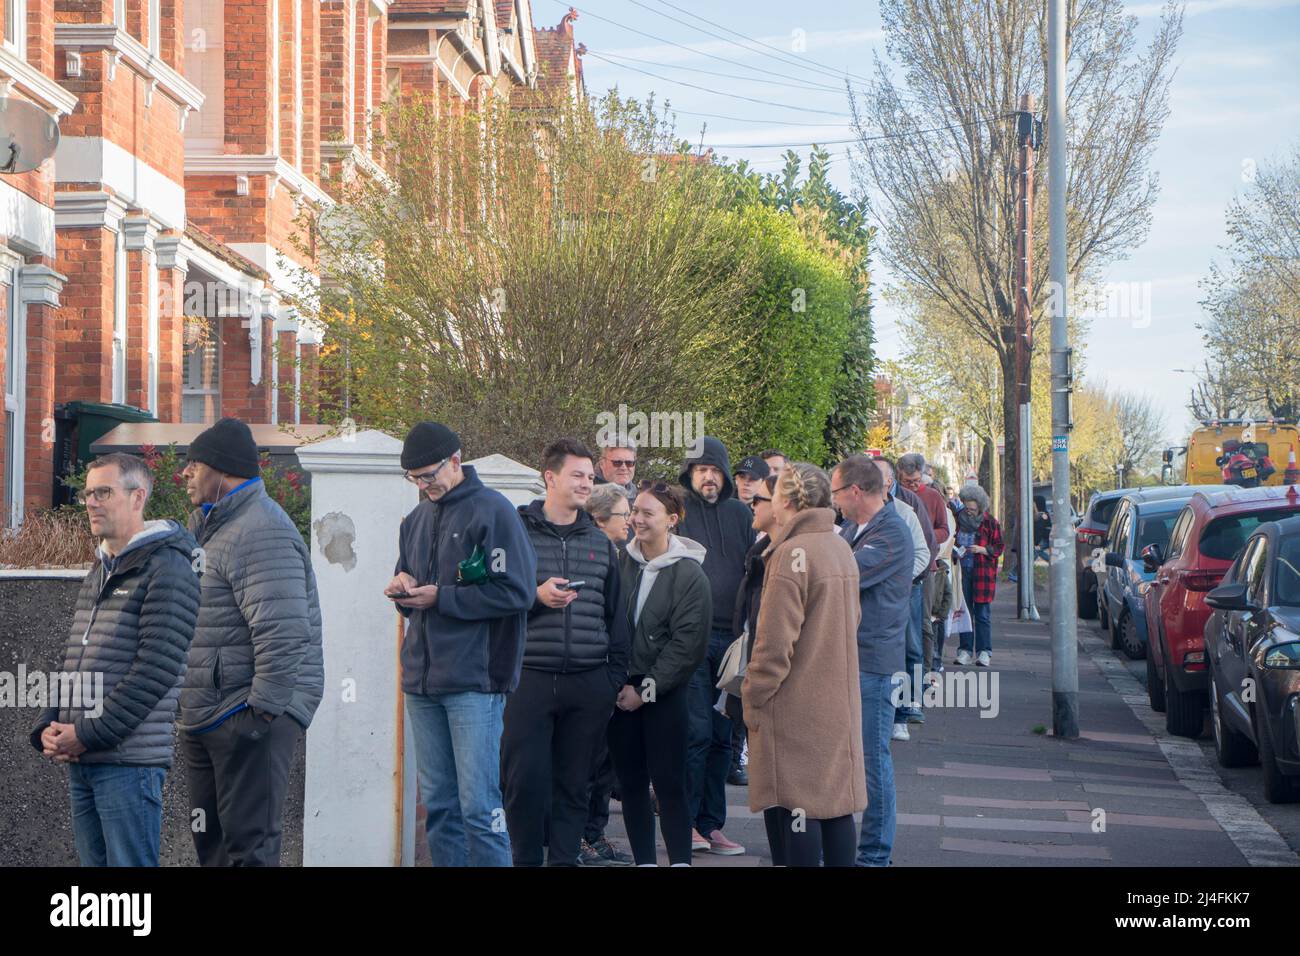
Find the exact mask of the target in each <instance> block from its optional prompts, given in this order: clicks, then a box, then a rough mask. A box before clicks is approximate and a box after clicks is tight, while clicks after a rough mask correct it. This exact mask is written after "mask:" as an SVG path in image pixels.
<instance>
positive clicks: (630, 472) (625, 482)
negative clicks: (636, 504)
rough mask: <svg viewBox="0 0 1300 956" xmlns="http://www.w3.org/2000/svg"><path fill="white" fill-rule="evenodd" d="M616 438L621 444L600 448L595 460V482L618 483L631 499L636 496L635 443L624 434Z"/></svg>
mask: <svg viewBox="0 0 1300 956" xmlns="http://www.w3.org/2000/svg"><path fill="white" fill-rule="evenodd" d="M618 440H619V441H621V442H622V444H620V445H610V446H607V447H605V448H602V449H601V454H600V460H599V461H598V462H596V484H598V485H603V484H605V483H606V482H608V483H609V484H612V485H618V486H619V487H620V488H622V489H623V494H625V495H627V499H628V501H631V500H632V499H634V498H635V497H636V443H635V442H633V441H632V440H631V439H630V438H627V437H626V436H623V437H620V438H619V439H618Z"/></svg>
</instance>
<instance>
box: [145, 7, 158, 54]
mask: <svg viewBox="0 0 1300 956" xmlns="http://www.w3.org/2000/svg"><path fill="white" fill-rule="evenodd" d="M146 29H147V30H148V31H149V52H150V53H152V54H153V55H154V56H158V55H159V54H160V52H161V51H162V38H161V37H160V36H159V32H160V30H161V29H162V0H149V23H148V26H147V27H146Z"/></svg>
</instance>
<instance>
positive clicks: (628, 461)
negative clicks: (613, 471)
mask: <svg viewBox="0 0 1300 956" xmlns="http://www.w3.org/2000/svg"><path fill="white" fill-rule="evenodd" d="M606 461H608V462H609V463H610V465H611V466H613V467H614V468H635V467H636V459H635V458H608V459H606Z"/></svg>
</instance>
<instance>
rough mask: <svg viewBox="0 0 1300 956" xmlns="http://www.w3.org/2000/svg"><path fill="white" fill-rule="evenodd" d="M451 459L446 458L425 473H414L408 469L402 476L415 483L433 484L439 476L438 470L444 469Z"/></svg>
mask: <svg viewBox="0 0 1300 956" xmlns="http://www.w3.org/2000/svg"><path fill="white" fill-rule="evenodd" d="M449 461H451V459H450V458H447V459H444V460H443V463H442V464H441V465H439V466H438V467H437V468H435V469H433V471H427V472H425V473H424V474H423V475H413V474H411V473H410V472H409V471H408V472H406V473H405V474H403V475H402V477H403V478H405V479H406V480H407V481H409V482H410V483H411V484H413V485H431V484H433V482H434V479H435V478H437V477H438V472H440V471H442V469H443V468H445V467H446V465H447V462H449Z"/></svg>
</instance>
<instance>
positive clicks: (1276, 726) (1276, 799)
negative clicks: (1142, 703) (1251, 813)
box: [1205, 518, 1300, 803]
mask: <svg viewBox="0 0 1300 956" xmlns="http://www.w3.org/2000/svg"><path fill="white" fill-rule="evenodd" d="M1205 603H1206V604H1207V605H1209V606H1210V607H1211V608H1213V609H1214V611H1213V613H1212V614H1211V615H1210V619H1209V621H1208V622H1207V623H1206V625H1205V651H1206V657H1207V662H1208V664H1209V676H1210V722H1211V725H1212V726H1213V727H1214V750H1215V753H1216V754H1217V755H1218V758H1219V763H1221V764H1223V766H1225V767H1240V766H1245V765H1247V764H1251V763H1254V762H1255V760H1256V759H1258V760H1259V762H1260V764H1261V765H1262V767H1263V771H1264V796H1266V797H1267V798H1268V799H1269V801H1270V802H1271V803H1289V802H1293V801H1296V800H1300V518H1287V519H1286V520H1284V521H1277V522H1271V523H1269V524H1263V525H1260V526H1259V530H1257V531H1256V532H1255V533H1254V534H1253V535H1251V537H1250V540H1249V541H1247V542H1246V546H1245V548H1243V549H1242V551H1241V553H1240V554H1239V555H1238V556H1237V559H1236V560H1235V561H1234V562H1233V564H1232V567H1231V568H1229V569H1228V573H1227V574H1225V575H1224V578H1223V583H1222V584H1221V585H1219V586H1218V587H1217V588H1215V589H1214V590H1213V591H1210V592H1209V593H1208V594H1206V595H1205Z"/></svg>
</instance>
